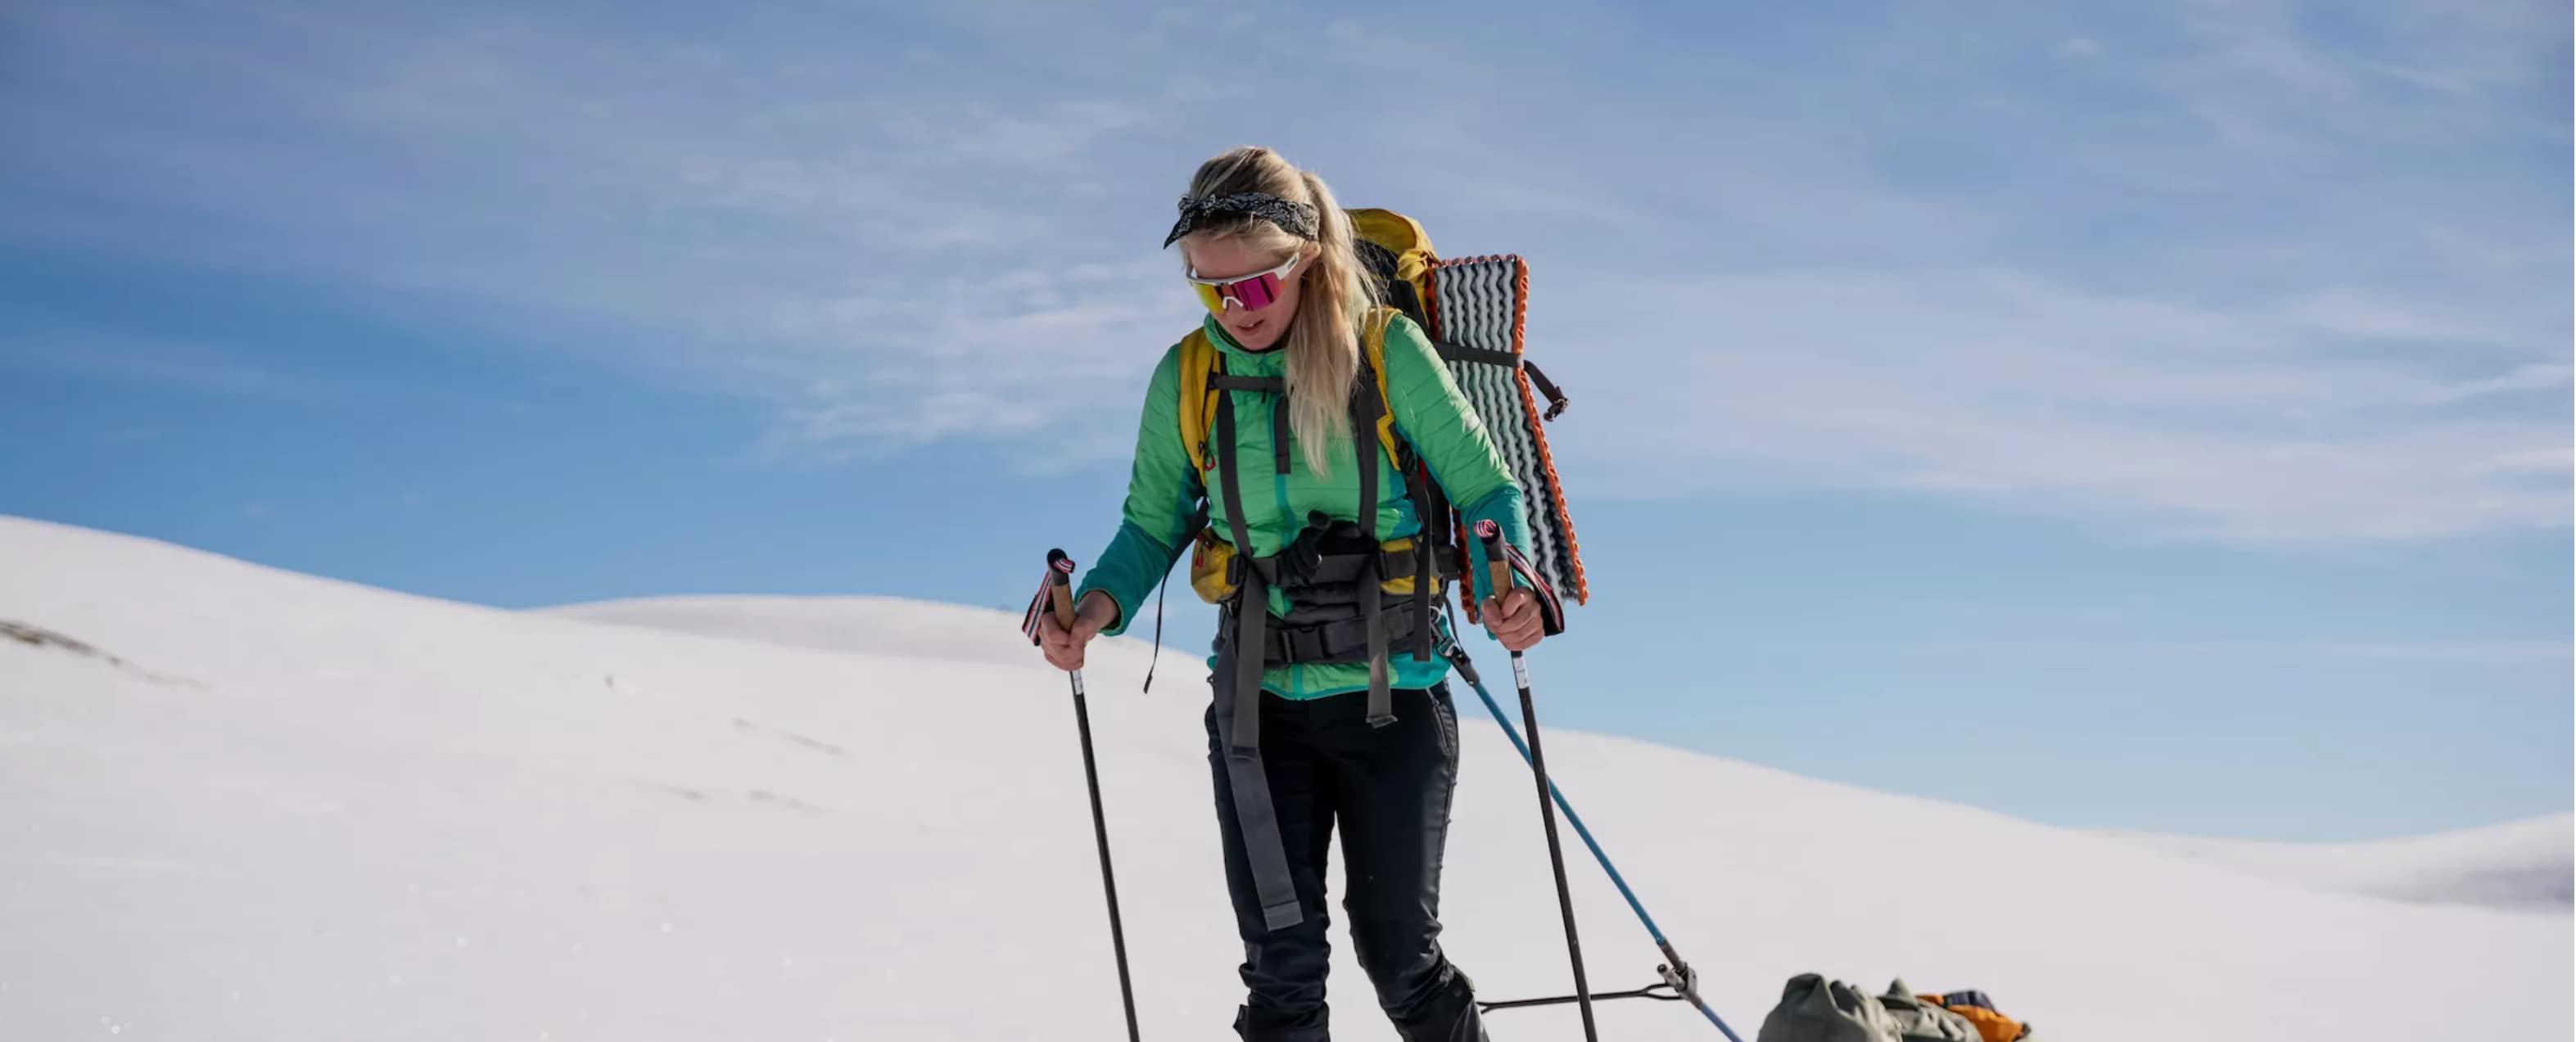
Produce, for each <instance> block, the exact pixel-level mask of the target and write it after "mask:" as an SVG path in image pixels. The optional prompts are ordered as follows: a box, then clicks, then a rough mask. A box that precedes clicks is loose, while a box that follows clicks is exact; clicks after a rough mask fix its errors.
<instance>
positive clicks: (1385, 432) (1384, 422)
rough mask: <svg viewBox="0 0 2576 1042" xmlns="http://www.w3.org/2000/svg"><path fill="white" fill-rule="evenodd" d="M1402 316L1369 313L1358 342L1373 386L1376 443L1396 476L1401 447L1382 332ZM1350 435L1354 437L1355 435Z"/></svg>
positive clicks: (1384, 310)
mask: <svg viewBox="0 0 2576 1042" xmlns="http://www.w3.org/2000/svg"><path fill="white" fill-rule="evenodd" d="M1402 313H1403V312H1400V311H1398V310H1396V309H1394V308H1388V307H1382V308H1376V309H1374V310H1372V311H1370V312H1369V316H1368V319H1367V320H1366V321H1365V322H1364V323H1363V326H1362V328H1364V329H1366V330H1367V331H1368V332H1367V335H1365V336H1363V337H1361V338H1360V361H1361V364H1363V365H1366V366H1367V367H1368V373H1367V375H1368V376H1369V377H1370V378H1371V379H1372V380H1373V381H1375V383H1376V384H1377V400H1378V409H1377V417H1376V420H1377V441H1378V444H1379V445H1380V446H1382V447H1384V448H1385V449H1386V461H1387V462H1388V463H1389V464H1391V465H1393V466H1394V467H1395V469H1396V470H1397V471H1398V472H1402V471H1403V470H1404V464H1405V459H1404V444H1403V440H1402V439H1400V438H1398V437H1397V436H1396V433H1395V399H1394V398H1393V397H1392V396H1391V392H1390V391H1389V389H1388V387H1387V378H1386V329H1387V327H1388V326H1390V325H1393V324H1394V323H1395V319H1396V316H1397V315H1400V314H1402ZM1352 433H1353V434H1354V435H1356V434H1357V433H1358V432H1356V431H1354V432H1352Z"/></svg>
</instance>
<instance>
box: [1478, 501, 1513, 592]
mask: <svg viewBox="0 0 2576 1042" xmlns="http://www.w3.org/2000/svg"><path fill="white" fill-rule="evenodd" d="M1476 538H1478V539H1482V540H1484V541H1485V576H1486V580H1487V582H1486V589H1485V596H1486V597H1488V598H1491V599H1493V600H1495V601H1497V602H1499V601H1501V600H1502V596H1503V592H1504V591H1506V590H1509V589H1511V588H1512V563H1511V557H1510V556H1509V555H1510V549H1509V548H1508V547H1506V546H1504V545H1503V526H1501V525H1498V524H1495V523H1493V522H1492V521H1490V520H1487V521H1478V522H1476Z"/></svg>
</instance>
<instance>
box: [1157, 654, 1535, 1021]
mask: <svg viewBox="0 0 2576 1042" xmlns="http://www.w3.org/2000/svg"><path fill="white" fill-rule="evenodd" d="M1393 708H1394V711H1395V722H1394V723H1392V724H1389V725H1387V726H1385V727H1383V728H1376V727H1370V726H1369V725H1368V721H1367V719H1366V717H1367V712H1368V710H1367V695H1366V694H1365V693H1357V692H1355V693H1352V694H1347V695H1332V696H1327V697H1324V698H1319V699H1312V700H1308V701H1294V700H1290V699H1285V698H1281V697H1279V696H1277V695H1274V694H1268V693H1264V694H1263V695H1262V696H1261V759H1262V768H1263V770H1264V772H1265V773H1266V774H1267V775H1268V777H1269V781H1270V795H1271V800H1272V802H1273V803H1274V804H1275V805H1276V806H1277V808H1278V816H1279V838H1280V841H1281V843H1282V844H1283V845H1284V846H1285V847H1286V848H1287V851H1288V864H1289V874H1290V876H1291V878H1292V879H1293V880H1294V881H1295V883H1296V887H1297V900H1298V904H1299V905H1300V906H1302V908H1303V910H1304V912H1305V916H1306V917H1305V921H1304V922H1301V923H1298V924H1297V925H1295V926H1291V927H1288V928H1286V929H1283V930H1276V931H1274V930H1271V929H1269V928H1268V926H1267V924H1266V923H1265V922H1264V921H1263V919H1262V915H1261V904H1260V902H1259V900H1257V899H1256V897H1255V895H1254V893H1253V886H1252V880H1251V874H1250V870H1249V868H1248V867H1247V866H1246V862H1245V858H1244V853H1243V839H1242V835H1241V831H1240V826H1239V825H1238V824H1237V823H1236V821H1235V812H1234V792H1233V787H1232V786H1231V785H1230V784H1228V782H1227V778H1226V768H1225V742H1224V740H1223V738H1222V737H1221V736H1220V735H1218V734H1217V730H1216V716H1215V711H1214V709H1213V708H1211V709H1210V711H1209V714H1208V763H1209V766H1210V768H1211V773H1212V774H1213V775H1214V777H1215V779H1216V808H1217V823H1218V828H1219V831H1220V832H1221V833H1222V834H1223V837H1224V843H1225V873H1226V882H1227V884H1228V886H1229V888H1230V889H1231V890H1232V891H1233V893H1234V917H1235V924H1236V928H1237V929H1238V930H1240V931H1241V932H1242V935H1243V947H1244V961H1243V967H1242V974H1243V983H1244V987H1245V988H1246V989H1248V990H1249V992H1250V995H1249V997H1248V998H1247V999H1246V1001H1245V1003H1244V1006H1243V1008H1242V1010H1241V1011H1240V1013H1239V1014H1238V1015H1237V1017H1236V1018H1235V1031H1236V1032H1237V1033H1238V1034H1240V1035H1242V1036H1243V1037H1244V1038H1245V1039H1246V1040H1247V1042H1325V1040H1326V1039H1327V1038H1328V1037H1329V1036H1328V1034H1327V1017H1328V1012H1327V1009H1326V1006H1325V1002H1324V975H1325V971H1326V969H1327V968H1328V966H1329V963H1330V958H1329V957H1330V952H1331V941H1330V939H1329V937H1328V936H1327V931H1328V929H1329V927H1330V918H1329V916H1328V914H1327V907H1326V904H1325V888H1324V864H1325V857H1326V854H1327V853H1328V852H1329V851H1330V850H1331V847H1332V840H1333V832H1334V830H1335V829H1336V828H1337V827H1338V828H1339V830H1340V831H1341V834H1342V861H1343V867H1344V869H1345V878H1344V880H1343V887H1344V889H1345V891H1346V893H1345V894H1344V895H1343V898H1342V908H1343V910H1344V911H1345V912H1346V913H1348V914H1349V916H1350V933H1351V945H1352V950H1353V953H1354V954H1356V955H1357V956H1358V957H1359V963H1360V966H1361V967H1362V968H1363V969H1365V970H1367V972H1368V976H1369V983H1370V984H1372V985H1374V986H1375V988H1376V991H1377V1001H1378V1005H1379V1007H1380V1008H1382V1009H1384V1010H1385V1011H1386V1014H1387V1017H1388V1019H1389V1020H1391V1021H1393V1022H1394V1023H1395V1027H1396V1031H1397V1033H1398V1034H1400V1035H1402V1036H1403V1038H1404V1039H1405V1042H1482V1040H1483V1039H1484V1038H1485V1033H1484V1028H1483V1027H1482V1026H1481V1025H1480V1023H1479V1021H1478V1018H1477V1015H1476V1002H1475V995H1474V992H1473V991H1472V990H1471V987H1472V986H1471V985H1470V984H1469V982H1468V980H1467V977H1466V975H1465V974H1462V973H1460V972H1458V969H1457V967H1456V966H1454V965H1451V964H1450V962H1449V960H1448V957H1447V956H1446V955H1444V954H1442V952H1441V950H1440V942H1439V935H1440V919H1439V910H1440V858H1441V851H1442V849H1443V847H1444V846H1445V845H1446V843H1447V841H1448V836H1449V806H1450V793H1451V790H1452V788H1453V787H1454V786H1455V785H1456V783H1457V777H1458V714H1457V709H1456V708H1455V707H1454V706H1453V705H1451V704H1450V700H1449V689H1448V685H1446V684H1440V685H1435V686H1433V687H1432V688H1430V689H1428V690H1424V689H1419V688H1416V689H1409V690H1408V689H1398V690H1397V691H1395V692H1394V706H1393Z"/></svg>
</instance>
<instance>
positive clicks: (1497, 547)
mask: <svg viewBox="0 0 2576 1042" xmlns="http://www.w3.org/2000/svg"><path fill="white" fill-rule="evenodd" d="M1477 531H1478V534H1479V535H1481V536H1483V537H1484V540H1485V568H1486V574H1487V576H1488V578H1489V579H1490V580H1491V587H1492V590H1493V594H1492V596H1493V598H1494V604H1495V606H1497V607H1500V606H1501V605H1502V603H1503V601H1502V598H1503V594H1505V593H1507V592H1510V590H1511V588H1512V567H1511V565H1510V564H1509V563H1508V560H1507V558H1506V557H1505V556H1504V555H1505V554H1506V553H1507V552H1508V550H1507V548H1506V547H1505V545H1504V543H1503V531H1502V528H1501V526H1499V525H1496V524H1494V523H1493V522H1491V521H1488V522H1485V523H1484V524H1482V525H1479V526H1478V530H1477ZM1512 680H1513V681H1514V682H1515V683H1518V684H1519V685H1520V689H1521V726H1522V728H1523V729H1525V730H1527V731H1528V732H1529V753H1530V774H1531V775H1532V776H1534V777H1536V778H1537V779H1538V820H1539V823H1540V824H1541V825H1543V826H1544V827H1545V828H1546V831H1547V864H1548V867H1549V868H1550V869H1552V870H1554V871H1555V872H1556V907H1557V910H1558V911H1560V912H1562V913H1564V915H1565V955H1566V958H1567V959H1569V960H1571V961H1572V962H1573V963H1574V994H1575V996H1576V1000H1575V1001H1576V1007H1577V1008H1578V1009H1580V1010H1582V1012H1583V1037H1584V1039H1585V1042H1599V1039H1600V1037H1601V1036H1600V1032H1599V1029H1597V1028H1595V1027H1594V1026H1593V1023H1592V982H1590V981H1588V980H1586V979H1584V978H1585V975H1584V972H1583V941H1582V939H1581V938H1579V937H1577V936H1576V935H1575V930H1574V891H1573V889H1572V888H1571V887H1568V886H1567V885H1566V882H1565V848H1564V846H1563V844H1561V843H1559V842H1558V841H1557V838H1556V801H1554V800H1552V799H1550V798H1549V795H1548V785H1547V757H1546V755H1544V754H1543V753H1541V752H1540V751H1539V743H1538V703H1537V702H1536V701H1535V700H1534V699H1532V698H1531V697H1530V680H1529V666H1528V664H1527V663H1526V662H1525V661H1524V660H1523V659H1522V658H1521V653H1520V652H1517V651H1515V652H1512Z"/></svg>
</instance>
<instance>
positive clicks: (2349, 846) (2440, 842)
mask: <svg viewBox="0 0 2576 1042" xmlns="http://www.w3.org/2000/svg"><path fill="white" fill-rule="evenodd" d="M2133 838H2135V839H2138V840H2140V841H2143V842H2146V843H2151V844H2154V845H2156V846H2158V847H2162V848H2164V849H2167V850H2171V851H2174V852H2176V853H2180V854H2186V855H2190V856H2193V857H2199V858H2205V859H2207V860H2210V861H2214V862H2218V863H2220V864H2225V865H2232V866H2235V867H2237V868H2240V869H2243V870H2245V871H2248V872H2255V873H2259V874H2262V875H2266V876H2271V877H2273V878H2277V879H2284V880H2289V881H2291V882H2296V883H2305V884H2308V885H2310V886H2315V887H2318V888H2321V889H2330V890H2341V891H2346V892H2349V893H2355V894H2368V895H2371V896H2374V897H2385V898H2388V899H2390V900H2396V901H2418V902H2424V903H2430V904H2465V905H2486V906H2491V907H2496V908H2531V909H2547V910H2554V911H2556V912H2559V913H2561V914H2564V913H2566V912H2568V911H2569V909H2570V905H2571V904H2576V816H2571V815H2567V814H2550V815H2544V816H2541V817H2537V818H2528V819H2525V820H2522V821H2510V822H2506V823H2504V824H2501V825H2490V826H2487V827H2484V828H2475V829H2462V830H2459V831H2455V832H2443V833H2438V834H2435V835H2430V836H2406V837H2400V838H2396V839H2378V840H2368V841H2364V842H2358V843H2269V842H2261V841H2255V840H2228V839H2205V838H2198V837H2188V836H2158V835H2134V836H2133Z"/></svg>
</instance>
